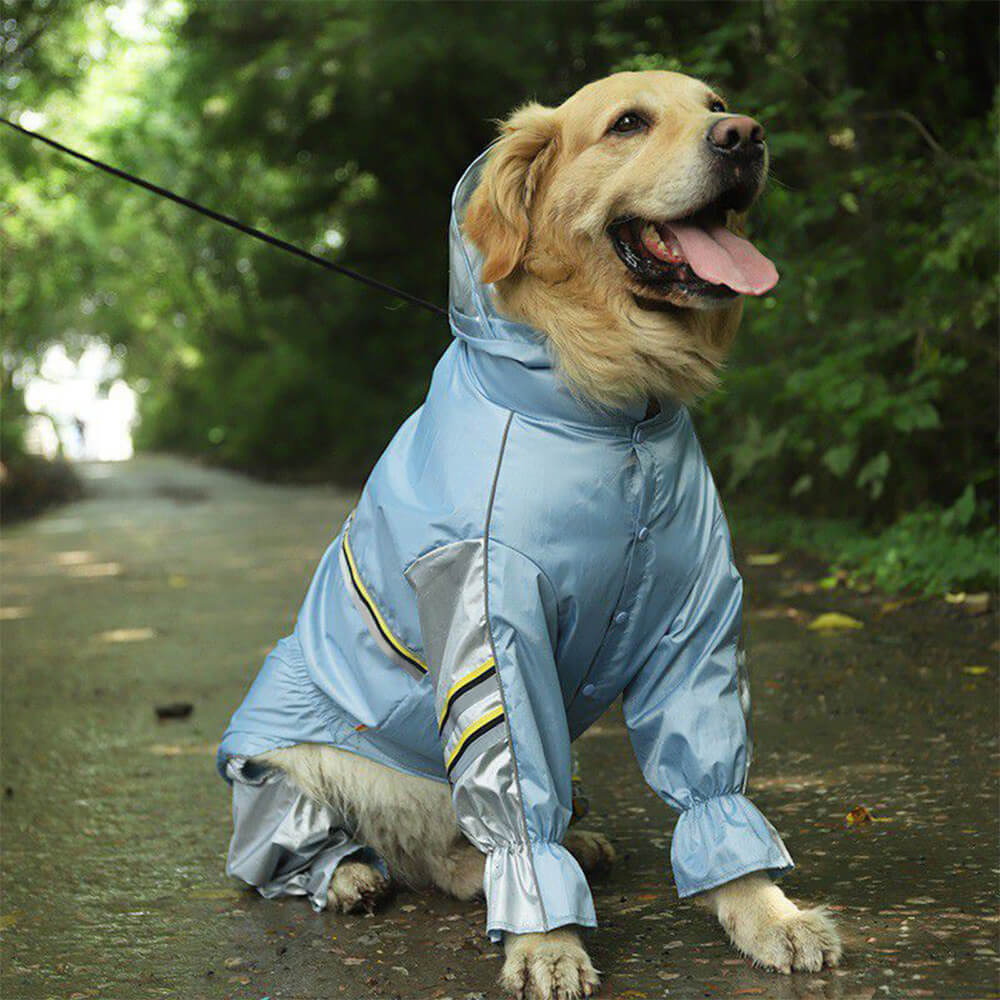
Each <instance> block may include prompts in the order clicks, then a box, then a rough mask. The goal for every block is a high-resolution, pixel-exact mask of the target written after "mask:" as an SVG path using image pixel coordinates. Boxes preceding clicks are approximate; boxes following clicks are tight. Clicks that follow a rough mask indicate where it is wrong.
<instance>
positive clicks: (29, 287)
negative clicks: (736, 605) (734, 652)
mask: <svg viewBox="0 0 1000 1000" xmlns="http://www.w3.org/2000/svg"><path fill="white" fill-rule="evenodd" d="M2 10H3V11H4V12H5V13H4V17H5V20H4V21H3V23H4V24H5V25H9V24H10V23H11V22H14V23H15V24H16V27H15V28H14V29H12V34H13V37H14V38H15V44H14V47H13V55H11V56H9V57H8V64H7V66H6V67H5V71H6V82H7V87H6V94H7V102H6V103H7V107H6V109H5V111H6V113H8V114H10V113H14V114H15V116H16V114H17V113H18V112H19V111H20V110H22V109H25V108H31V109H33V110H34V111H38V112H41V113H43V114H44V115H45V116H46V121H45V129H43V131H49V132H51V133H52V134H54V135H57V136H61V137H65V138H66V139H67V140H68V141H70V142H71V143H76V144H78V145H81V146H83V147H84V148H86V149H90V150H94V151H95V152H96V153H98V154H99V155H102V156H104V157H106V158H108V159H110V160H112V161H113V162H116V163H119V164H121V165H122V166H124V167H126V168H128V169H131V170H134V171H135V172H137V173H140V174H142V175H145V176H148V177H150V178H152V179H156V180H159V181H161V182H163V183H165V184H167V185H169V186H171V187H174V188H176V189H178V190H180V191H183V192H186V193H188V194H190V195H191V196H193V197H194V198H197V199H199V200H202V201H204V202H205V203H207V204H210V205H213V206H216V207H218V208H219V209H221V210H222V211H227V212H229V213H230V214H233V215H236V216H239V217H241V218H246V219H248V220H249V221H250V222H252V223H254V224H256V225H258V226H260V227H262V228H266V229H270V230H273V231H276V232H278V233H280V234H281V235H283V236H284V237H286V238H287V239H290V240H293V241H295V242H298V243H301V244H303V245H305V246H307V247H311V248H313V249H315V250H317V251H318V252H322V253H326V254H328V255H329V256H330V257H331V258H334V259H337V260H343V261H344V262H346V263H350V264H351V265H353V266H355V267H357V268H359V269H360V270H362V271H366V272H368V273H371V274H373V275H374V276H376V277H381V278H384V279H385V280H388V281H390V282H392V283H394V284H398V285H399V286H401V287H403V288H407V289H409V290H412V291H413V292H415V293H417V294H419V295H422V296H424V297H426V298H429V299H432V300H435V301H439V302H443V301H444V300H445V298H446V295H447V255H446V227H447V220H448V201H449V194H450V190H451V187H452V185H453V184H454V182H455V180H456V179H457V177H458V176H459V174H460V173H461V171H462V169H463V168H464V166H465V165H466V164H467V163H468V162H469V160H471V158H472V157H473V156H474V155H475V154H476V153H477V152H478V151H479V150H480V149H481V148H482V147H483V146H484V145H485V144H486V143H487V142H488V141H489V140H490V138H491V135H492V130H493V125H492V123H491V120H492V119H494V118H496V117H499V116H501V115H503V114H504V113H505V112H507V111H508V110H510V108H512V107H513V106H514V105H516V104H517V103H519V102H521V101H523V100H525V99H528V98H536V99H539V100H542V101H544V102H549V103H555V102H558V101H560V100H562V99H563V98H564V97H565V96H567V95H568V94H569V93H571V92H572V91H573V90H575V89H576V88H577V87H578V86H580V85H581V84H582V83H584V82H586V81H587V80H590V79H593V78H595V77H598V76H601V75H603V74H605V73H607V72H610V71H612V70H614V69H621V68H636V69H647V68H661V67H662V68H669V69H681V70H684V71H686V72H690V73H692V74H694V75H698V76H701V77H703V78H706V79H709V80H710V81H711V82H712V83H713V84H714V85H716V86H718V87H719V88H720V89H722V90H723V92H725V93H726V94H727V95H728V97H729V98H730V101H731V104H732V105H733V106H734V107H735V108H737V109H739V110H746V111H748V112H749V113H751V114H754V115H755V116H757V117H759V118H760V119H761V120H762V121H763V122H764V123H765V124H766V126H767V128H768V134H769V148H770V151H771V157H772V177H773V181H772V183H771V185H770V188H769V191H768V193H767V195H766V197H765V199H764V200H763V202H762V203H761V204H760V205H759V206H758V208H757V209H755V211H754V213H753V216H752V219H751V224H752V225H753V226H754V228H755V232H754V234H753V235H754V238H755V240H758V241H759V242H760V244H761V246H762V247H763V248H764V249H765V250H766V252H767V253H768V255H769V256H771V257H772V258H774V259H775V260H776V261H777V262H778V265H779V270H781V272H782V281H781V283H780V284H779V286H778V289H777V291H776V293H775V294H773V295H772V296H769V297H768V298H767V299H765V300H763V301H761V302H751V303H748V305H747V309H746V316H745V320H744V326H743V329H742V331H741V334H740V337H739V339H738V342H737V346H736V350H735V353H734V356H733V359H732V362H731V364H730V368H729V371H728V373H727V375H726V378H725V384H724V389H723V390H722V391H721V392H719V393H717V394H716V395H715V396H713V397H712V398H711V399H709V400H707V401H706V403H705V404H704V405H703V407H702V409H701V412H700V413H699V414H698V417H697V419H698V424H699V431H700V433H701V434H702V437H703V439H704V444H705V450H706V452H707V454H708V455H709V456H710V458H711V460H712V463H713V465H714V466H715V467H716V468H717V470H718V473H719V477H720V482H721V483H722V484H723V485H724V487H726V489H725V490H724V492H725V494H726V498H727V501H729V502H733V501H739V502H740V504H741V505H743V501H744V500H752V501H753V502H754V503H756V504H758V505H767V506H768V507H769V508H770V509H771V510H774V511H777V512H782V511H785V512H787V511H792V510H794V511H795V512H796V518H798V519H800V520H802V519H806V520H807V521H808V523H812V524H815V523H817V519H823V518H827V519H829V518H838V519H844V518H846V519H848V521H849V522H850V523H851V524H853V525H855V526H856V527H855V528H854V529H853V530H854V531H855V533H856V534H857V533H858V532H861V534H862V537H864V538H871V539H875V540H876V541H874V542H873V543H872V545H873V546H874V548H872V549H871V550H870V551H869V550H867V549H866V550H865V551H864V552H861V551H860V550H859V551H858V553H857V555H856V557H851V558H855V562H854V563H852V564H851V565H853V566H858V567H862V566H864V567H868V569H867V570H865V571H866V572H867V571H868V570H870V571H871V572H872V574H873V575H875V576H876V577H877V578H878V579H880V580H883V581H885V582H889V581H893V582H892V585H893V586H902V585H905V586H917V587H921V588H924V587H928V586H939V585H940V586H944V585H945V582H947V581H957V580H961V579H962V576H961V574H962V573H963V572H965V570H964V569H962V566H964V567H967V568H968V571H969V572H972V573H973V574H974V575H976V574H981V573H985V572H986V570H984V569H983V566H985V564H986V563H987V562H989V560H991V559H992V558H993V555H994V552H993V548H992V542H991V538H992V536H991V535H990V534H989V532H990V530H991V525H992V522H993V515H994V511H995V509H996V502H997V499H998V484H997V471H996V445H997V426H998V420H1000V416H998V410H997V392H996V376H997V341H996V335H995V334H996V326H997V300H998V281H997V273H996V270H997V269H996V263H997V256H998V241H997V177H996V169H995V156H996V137H997V51H996V42H997V12H996V9H995V7H994V6H993V5H989V4H977V3H950V4H865V3H838V4H817V3H795V2H789V0H782V2H777V3H762V4H759V3H749V2H748V3H733V4H721V3H702V4H690V3H658V4H637V3H633V2H630V0H602V2H599V3H558V4H554V3H490V4H482V3H469V2H458V3H437V2H430V3H421V4H413V3H397V2H379V3H374V2H370V3H360V2H350V0H327V2H324V3H322V4H320V3H307V2H285V0H261V2H257V3H254V4H232V3H230V4H198V3H191V4H189V5H188V6H186V7H185V6H184V5H183V4H181V3H170V4H152V5H149V8H148V10H147V13H146V17H145V21H144V22H143V23H142V24H139V25H136V24H134V23H133V24H129V23H128V22H127V19H125V20H123V18H122V15H121V14H120V13H117V14H113V13H111V12H112V11H119V10H120V8H118V7H114V8H111V7H106V6H105V5H100V4H90V3H84V2H79V0H62V2H60V3H58V4H57V3H55V2H54V0H51V2H49V3H46V2H45V0H3V6H2ZM7 30H11V29H7ZM887 39H892V44H891V45H887V44H886V40H887ZM5 49H6V50H7V51H11V50H10V47H9V46H5ZM12 77H16V80H14V82H13V83H11V79H12ZM5 141H6V145H5V153H6V152H7V151H8V150H9V157H8V158H5V159H4V160H2V161H0V185H2V187H3V191H4V195H5V197H4V201H5V202H7V203H8V204H10V205H12V206H14V208H13V210H12V212H11V213H10V214H9V215H8V216H7V217H6V218H5V240H6V242H5V257H6V258H7V259H8V260H10V261H14V262H16V263H15V266H8V267H5V268H3V274H2V275H0V279H2V281H3V288H2V291H3V298H4V305H5V320H6V322H5V323H4V327H5V329H4V366H5V369H6V370H7V371H8V372H11V371H13V370H14V369H16V368H18V367H19V366H21V365H22V364H24V363H25V361H26V360H30V359H31V358H33V357H37V356H38V355H39V353H40V352H41V351H42V350H43V349H44V348H45V346H46V345H48V344H50V343H53V342H56V341H59V342H63V343H66V344H68V345H69V346H70V347H72V345H73V344H74V343H82V342H83V340H84V339H85V338H87V337H93V336H96V337H101V338H103V339H105V340H107V341H109V342H110V343H112V344H114V345H117V346H119V347H120V348H123V349H124V350H125V352H126V355H125V357H126V374H127V376H128V377H129V378H130V380H131V381H132V383H133V384H134V385H137V386H138V387H139V388H140V389H141V390H142V405H141V412H142V426H141V429H140V432H139V439H138V440H139V444H140V445H141V446H143V447H148V448H170V449H173V450H179V451H184V452H190V453H193V454H198V455H204V456H208V457H210V458H212V459H214V460H216V461H220V462H224V463H227V464H230V465H234V466H237V467H241V468H246V469H250V470H252V471H255V472H257V473H260V474H266V475H272V476H286V475H294V476H297V477H301V476H333V477H336V478H339V479H341V480H348V481H355V482H356V481H358V480H360V479H362V478H363V477H364V475H365V474H366V473H367V471H368V469H369V468H370V466H371V463H372V462H373V460H374V459H375V458H376V457H377V456H378V454H379V452H380V451H381V449H382V447H384V444H385V442H386V440H387V439H388V437H389V436H390V435H391V433H392V432H393V430H394V429H395V428H396V427H397V426H398V424H399V423H400V422H401V420H402V419H403V418H404V417H405V416H406V415H407V414H408V413H409V412H410V411H411V410H412V409H413V407H414V406H416V405H418V403H419V401H420V399H421V397H422V395H423V392H424V390H425V388H426V384H427V381H428V379H429V376H430V371H431V368H432V366H433V363H434V360H435V359H436V357H437V356H438V354H439V353H440V351H441V350H442V348H443V347H444V346H445V344H446V343H447V341H448V331H447V329H446V327H445V325H444V324H443V323H442V322H441V321H439V320H438V319H435V318H434V317H432V316H430V315H425V314H424V313H422V312H420V311H418V310H414V309H411V308H409V307H405V306H400V305H397V304H395V303H394V302H393V301H392V300H391V299H385V298H382V297H381V296H379V295H378V294H375V293H372V292H370V291H368V290H366V289H363V288H361V287H359V286H356V285H354V284H352V283H350V282H348V281H345V280H343V279H340V278H336V277H334V276H331V275H329V274H327V273H325V272H322V271H319V270H318V269H315V268H310V267H309V266H307V265H304V264H303V263H301V262H299V261H296V260H294V259H292V258H290V257H288V256H286V255H282V254H279V253H277V252H275V251H274V250H272V249H270V248H268V247H264V246H262V245H259V244H256V243H253V242H251V241H249V240H247V239H246V238H244V237H241V236H238V235H236V234H233V233H231V232H229V231H226V230H223V229H221V228H219V227H218V226H217V225H215V224H213V223H211V222H208V221H207V220H201V219H198V218H196V217H193V216H191V215H190V214H188V213H186V212H184V211H183V210H182V209H179V208H177V207H175V206H171V205H168V204H165V203H163V202H159V201H156V200H155V199H153V198H151V197H150V196H149V195H148V194H146V193H143V192H139V191H136V190H134V189H130V188H127V187H125V186H124V185H122V184H117V183H115V182H112V181H110V180H109V179H107V178H106V177H103V176H100V175H97V174H94V173H93V172H88V171H85V170H81V169H79V168H77V167H76V166H74V165H72V164H70V163H68V162H67V161H65V160H63V159H60V158H58V157H57V155H56V154H54V153H51V152H49V151H45V150H42V149H39V148H37V147H36V146H33V145H29V144H26V143H23V142H20V141H17V142H14V141H12V140H11V139H10V138H9V137H5ZM7 383H8V384H9V379H8V380H7ZM970 488H971V489H972V490H973V493H972V494H969V492H968V491H969V489H970ZM967 495H969V496H974V497H975V502H974V503H973V506H972V510H971V513H970V515H969V517H968V519H967V520H966V521H964V522H961V521H960V520H959V519H957V515H950V519H949V520H948V521H947V523H946V522H945V520H944V519H945V518H946V516H948V515H947V514H946V512H948V511H953V510H955V506H956V503H957V502H965V501H963V500H961V498H964V497H966V496H967ZM963 510H964V508H963ZM803 523H806V521H805V520H803ZM947 539H951V540H952V542H953V543H955V544H951V545H949V542H948V541H947ZM956 539H957V540H960V545H959V544H958V543H957V542H955V540H956ZM838 545H839V542H838ZM969 546H971V547H972V551H967V550H968V548H969ZM959 550H961V551H963V552H965V556H963V559H962V561H961V562H962V565H961V566H958V565H957V564H955V563H956V560H954V559H951V558H950V556H951V554H953V553H954V552H957V551H959ZM838 551H845V550H844V549H843V546H842V545H840V546H839V548H838ZM890 552H894V553H897V554H896V555H893V556H892V557H891V558H890V555H889V554H890ZM920 552H923V555H919V553H920ZM899 553H903V555H899ZM883 557H884V559H883ZM846 558H847V557H846V556H845V559H846ZM880 559H881V560H882V562H879V560H880ZM900 560H902V562H900ZM921 560H923V562H921ZM845 564H846V563H845ZM924 564H926V565H924ZM953 564H955V565H953ZM876 566H884V568H883V569H878V570H876V569H875V567H876ZM901 566H905V567H908V568H906V569H902V568H900V567H901ZM920 566H923V568H919V567H920ZM893 567H895V568H893ZM935 567H936V568H935ZM973 567H978V568H973ZM987 575H988V574H987ZM977 578H981V577H980V576H977ZM929 581H934V582H933V583H931V582H929Z"/></svg>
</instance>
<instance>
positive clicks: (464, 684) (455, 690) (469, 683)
mask: <svg viewBox="0 0 1000 1000" xmlns="http://www.w3.org/2000/svg"><path fill="white" fill-rule="evenodd" d="M495 668H496V660H494V659H493V657H492V656H491V657H490V658H489V659H488V660H487V661H486V662H485V663H483V664H481V665H480V666H478V667H476V669H475V670H473V671H471V672H470V673H468V674H466V675H465V676H464V677H460V678H459V679H458V680H457V681H455V683H454V684H452V686H451V688H450V689H449V691H448V693H447V694H446V695H445V696H444V707H443V708H442V709H441V715H440V716H439V717H438V732H439V733H440V732H441V730H442V729H444V723H445V720H446V719H447V718H448V712H450V711H451V706H452V705H453V704H454V703H455V699H456V698H458V697H459V696H460V695H463V694H465V692H466V691H468V690H470V689H471V688H473V687H475V686H476V685H477V684H481V683H482V682H483V681H485V680H487V678H489V677H492V676H493V675H494V674H495V673H496V669H495Z"/></svg>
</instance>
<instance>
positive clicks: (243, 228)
mask: <svg viewBox="0 0 1000 1000" xmlns="http://www.w3.org/2000/svg"><path fill="white" fill-rule="evenodd" d="M0 122H2V123H3V124H4V125H9V126H10V127H11V128H12V129H14V130H15V131H16V132H21V133H22V134H23V135H26V136H28V137H29V138H31V139H38V140H39V142H44V143H45V144H46V145H48V146H51V147H52V148H53V149H58V150H59V152H60V153H66V154H67V155H69V156H73V157H75V158H76V159H78V160H83V162H84V163H89V164H90V166H92V167H97V169H98V170H103V171H104V172H105V173H106V174H111V176H112V177H117V178H119V179H120V180H123V181H128V182H129V183H130V184H135V185H136V186H137V187H141V188H145V189H146V190H147V191H152V192H153V194H158V195H159V196H160V197H161V198H167V199H168V200H169V201H174V202H177V204H178V205H183V206H184V207H185V208H190V209H191V210H192V211H194V212H198V213H200V214H201V215H204V216H207V217H208V218H209V219H214V220H215V221H216V222H221V223H222V224H223V225H224V226H229V227H230V228H232V229H237V230H239V232H241V233H245V234H246V235H247V236H252V237H254V239H258V240H261V241H262V242H264V243H270V244H271V246H274V247H277V248H278V249H279V250H286V251H287V252H288V253H291V254H295V256H296V257H302V258H303V259H304V260H308V261H309V262H310V263H313V264H318V265H319V266H320V267H325V268H326V269H327V270H328V271H334V272H336V273H337V274H343V275H344V276H345V277H347V278H353V279H354V280H355V281H360V282H361V283H362V284H363V285H368V286H369V287H370V288H377V289H378V290H379V291H381V292H388V293H389V294H390V295H395V296H396V298H399V299H403V300H404V301H406V302H410V303H412V304H413V305H415V306H420V307H421V308H423V309H428V310H430V311H431V312H432V313H436V314H437V315H439V316H447V315H448V312H447V310H445V309H442V308H441V307H440V306H436V305H434V303H433V302H428V301H427V300H426V299H421V298H419V297H418V296H416V295H411V294H410V293H409V292H404V291H403V290H402V289H399V288H394V287H393V286H392V285H387V284H386V283H385V282H384V281H378V280H377V279H375V278H369V277H368V276H367V275H365V274H359V273H358V272H357V271H355V270H353V269H352V268H349V267H344V266H343V265H341V264H334V263H333V262H332V261H329V260H326V259H325V258H324V257H317V256H316V254H313V253H310V252H309V251H308V250H303V249H302V247H297V246H295V244H294V243H288V242H286V241H285V240H282V239H279V238H278V237H277V236H271V235H269V234H268V233H265V232H262V231H261V230H260V229H255V228H254V227H253V226H248V225H247V224H246V223H245V222H240V221H239V220H238V219H233V218H231V217H230V216H228V215H223V214H222V213H221V212H216V211H215V210H214V209H211V208H206V207H205V206H204V205H199V204H198V202H196V201H191V199H190V198H185V197H183V196H182V195H179V194H174V192H173V191H168V190H167V189H166V188H162V187H160V186H159V185H158V184H152V183H150V182H149V181H144V180H143V179H142V178H141V177H136V176H135V175H134V174H130V173H128V172H127V171H125V170H119V169H118V167H112V166H111V165H110V164H108V163H102V162H101V161H100V160H95V159H93V158H92V157H90V156H86V155H85V154H83V153H78V152H77V151H76V150H75V149H70V148H69V146H64V145H63V144H62V143H61V142H56V140H55V139H49V138H48V137H47V136H44V135H40V134H39V133H38V132H32V131H31V130H30V129H26V128H24V127H23V126H21V125H15V124H14V123H13V122H12V121H8V120H7V119H6V118H0Z"/></svg>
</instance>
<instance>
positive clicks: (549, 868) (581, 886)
mask: <svg viewBox="0 0 1000 1000" xmlns="http://www.w3.org/2000/svg"><path fill="white" fill-rule="evenodd" d="M483 889H484V891H485V893H486V932H487V934H489V936H490V940H491V941H499V940H500V939H501V938H502V936H503V932H504V931H509V932H511V933H513V934H528V933H530V932H533V931H549V930H552V929H553V928H555V927H562V926H563V925H564V924H579V925H580V926H582V927H596V926H597V916H596V915H595V913H594V901H593V899H592V898H591V895H590V886H588V885H587V879H586V878H585V877H584V874H583V872H582V871H581V870H580V866H579V865H578V864H577V863H576V859H575V858H574V857H573V855H572V854H570V853H569V851H567V850H566V848H565V847H563V846H562V845H561V844H554V843H533V844H511V845H508V846H504V847H495V848H493V849H492V850H491V851H490V853H489V854H488V855H487V858H486V870H485V874H484V877H483Z"/></svg>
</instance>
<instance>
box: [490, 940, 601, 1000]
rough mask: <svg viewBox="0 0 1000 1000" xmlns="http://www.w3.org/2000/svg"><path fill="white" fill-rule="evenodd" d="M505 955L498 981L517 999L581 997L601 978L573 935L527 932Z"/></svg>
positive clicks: (573, 998) (561, 999) (590, 991)
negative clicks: (528, 933)
mask: <svg viewBox="0 0 1000 1000" xmlns="http://www.w3.org/2000/svg"><path fill="white" fill-rule="evenodd" d="M526 937H527V938H528V939H529V940H528V941H524V942H523V943H519V945H518V946H515V947H514V948H513V949H511V951H510V952H509V953H508V955H507V960H506V962H505V963H504V967H503V971H502V972H501V974H500V983H501V985H502V986H503V987H504V988H505V989H506V990H507V991H508V992H510V993H512V994H513V995H514V996H515V997H516V998H517V1000H581V998H584V997H589V996H591V995H592V994H593V993H594V991H595V990H596V989H597V987H598V985H599V983H600V978H599V976H598V974H597V970H596V969H595V968H594V966H593V965H592V964H591V961H590V957H589V956H588V955H587V952H586V951H585V950H584V949H583V946H582V945H581V944H580V943H579V941H578V940H577V939H576V937H575V936H572V937H571V936H569V935H559V934H558V932H554V933H553V934H537V935H536V934H533V935H526Z"/></svg>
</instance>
